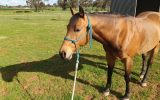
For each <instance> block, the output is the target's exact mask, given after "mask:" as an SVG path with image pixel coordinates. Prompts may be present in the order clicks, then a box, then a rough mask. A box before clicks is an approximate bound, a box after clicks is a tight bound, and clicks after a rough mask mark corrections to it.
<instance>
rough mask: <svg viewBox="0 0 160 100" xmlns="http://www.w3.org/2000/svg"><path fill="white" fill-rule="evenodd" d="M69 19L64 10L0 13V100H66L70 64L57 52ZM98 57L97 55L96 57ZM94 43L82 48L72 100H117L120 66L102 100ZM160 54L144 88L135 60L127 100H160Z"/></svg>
mask: <svg viewBox="0 0 160 100" xmlns="http://www.w3.org/2000/svg"><path fill="white" fill-rule="evenodd" d="M70 17H71V14H70V12H69V11H44V12H39V13H35V12H32V13H20V14H17V13H15V11H14V10H8V11H6V10H4V11H3V10H0V52H1V53H0V68H1V69H0V72H1V77H0V100H30V99H34V100H70V98H71V93H72V86H73V79H74V66H75V59H74V60H72V61H69V62H66V61H63V60H61V58H60V57H59V55H58V51H59V48H60V46H61V43H62V41H63V37H64V36H65V33H66V25H67V24H68V20H69V18H70ZM97 52H98V53H97ZM104 55H105V53H104V51H103V48H102V46H101V45H100V44H99V43H97V42H95V41H94V42H93V48H92V49H90V48H89V46H86V47H84V48H83V49H81V56H80V66H79V70H78V78H77V84H76V91H75V100H91V99H93V100H101V99H105V100H107V99H109V100H110V99H117V98H120V97H121V96H122V95H123V94H124V90H125V85H124V84H125V82H124V78H123V74H124V71H123V69H124V67H123V64H122V63H120V62H117V63H116V68H115V69H114V74H113V86H112V94H111V95H110V96H109V97H103V95H102V90H103V89H104V87H105V84H106V70H105V69H106V68H105V65H106V60H105V57H104ZM159 64H160V54H159V55H158V56H156V59H155V63H154V64H153V67H152V68H151V70H150V74H149V77H148V86H147V87H146V88H142V87H141V86H139V84H137V83H138V80H139V76H138V75H139V73H140V69H141V67H140V66H141V57H139V56H138V57H136V58H135V59H134V66H133V74H132V82H131V91H132V92H131V99H132V100H150V99H154V100H159V99H160V94H159V93H160V67H159Z"/></svg>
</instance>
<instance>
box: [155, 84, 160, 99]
mask: <svg viewBox="0 0 160 100" xmlns="http://www.w3.org/2000/svg"><path fill="white" fill-rule="evenodd" d="M156 98H160V84H158V85H157V93H156Z"/></svg>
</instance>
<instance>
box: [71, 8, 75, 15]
mask: <svg viewBox="0 0 160 100" xmlns="http://www.w3.org/2000/svg"><path fill="white" fill-rule="evenodd" d="M70 11H71V13H72V15H74V11H73V9H72V7H70Z"/></svg>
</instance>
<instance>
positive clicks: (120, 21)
mask: <svg viewBox="0 0 160 100" xmlns="http://www.w3.org/2000/svg"><path fill="white" fill-rule="evenodd" d="M71 13H72V15H73V16H72V17H71V19H70V22H69V24H68V26H67V34H66V38H67V39H66V38H65V40H64V41H63V44H62V47H61V48H60V55H61V56H62V58H64V59H68V60H70V59H71V58H72V55H73V53H74V52H76V50H77V49H78V48H79V47H81V46H83V45H85V44H87V43H88V42H89V40H90V38H91V36H90V35H89V34H87V32H88V28H89V29H91V27H89V26H90V24H91V26H92V32H93V35H92V36H93V39H95V40H97V41H98V42H100V43H101V44H102V45H103V47H104V50H105V51H106V59H107V64H108V77H107V84H106V90H105V92H104V94H105V95H109V92H110V88H111V83H112V82H111V77H112V72H113V68H114V65H115V61H116V59H119V60H121V61H122V62H123V63H124V66H125V75H124V78H125V82H126V91H125V95H124V97H123V99H129V94H130V87H129V82H130V78H131V77H130V75H131V68H132V59H133V57H134V56H135V55H137V54H143V56H144V57H143V58H146V56H149V59H148V61H147V65H145V64H144V66H147V70H146V71H145V70H142V71H143V73H144V77H143V79H142V81H141V83H142V84H143V83H145V82H146V76H147V73H148V69H149V67H150V66H151V64H152V61H153V57H154V54H155V51H156V49H157V47H158V45H159V42H160V14H159V13H156V12H146V13H142V14H140V15H139V16H137V18H135V17H124V16H118V15H112V14H106V15H103V14H85V13H84V10H83V8H82V7H79V12H78V13H76V14H74V12H73V10H72V9H71ZM144 62H146V60H144ZM142 69H143V68H142Z"/></svg>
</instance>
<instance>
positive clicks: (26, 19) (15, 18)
mask: <svg viewBox="0 0 160 100" xmlns="http://www.w3.org/2000/svg"><path fill="white" fill-rule="evenodd" d="M14 20H30V19H28V18H14Z"/></svg>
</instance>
